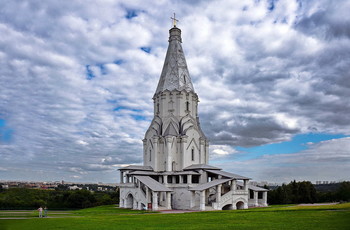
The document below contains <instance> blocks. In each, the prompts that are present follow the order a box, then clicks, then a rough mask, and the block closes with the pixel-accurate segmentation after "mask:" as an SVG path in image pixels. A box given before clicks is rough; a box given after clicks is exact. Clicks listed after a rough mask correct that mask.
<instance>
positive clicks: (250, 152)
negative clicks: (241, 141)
mask: <svg viewBox="0 0 350 230" xmlns="http://www.w3.org/2000/svg"><path fill="white" fill-rule="evenodd" d="M344 137H348V136H346V135H343V134H326V133H308V134H299V135H296V136H294V137H293V139H292V140H291V141H285V142H281V143H275V144H268V145H262V146H257V147H251V148H244V147H237V148H236V149H237V150H238V151H241V152H242V153H244V155H240V156H241V157H240V158H241V159H243V158H244V159H251V158H255V157H258V156H262V155H274V154H288V153H297V152H300V151H302V150H306V149H308V143H311V142H312V143H319V142H321V141H327V140H332V139H339V138H344Z"/></svg>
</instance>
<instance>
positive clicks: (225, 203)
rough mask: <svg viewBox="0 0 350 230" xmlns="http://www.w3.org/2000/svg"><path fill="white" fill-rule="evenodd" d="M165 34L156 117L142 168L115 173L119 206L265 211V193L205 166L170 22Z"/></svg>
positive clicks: (205, 152) (205, 146)
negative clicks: (167, 42) (166, 49)
mask: <svg viewBox="0 0 350 230" xmlns="http://www.w3.org/2000/svg"><path fill="white" fill-rule="evenodd" d="M169 32H170V36H169V46H168V51H167V54H166V58H165V62H164V66H163V70H162V73H161V76H160V79H159V83H158V87H157V90H156V92H155V94H154V97H153V102H154V118H153V120H152V122H151V125H150V127H149V128H148V130H147V132H146V134H145V138H144V139H143V166H139V165H130V166H127V167H125V168H121V169H119V170H120V184H118V186H119V188H120V207H122V208H132V209H150V210H168V209H187V210H202V211H204V210H227V209H247V208H248V207H257V206H267V190H266V189H263V188H259V187H256V186H252V185H249V179H250V178H248V177H245V176H240V175H237V174H233V173H230V172H225V171H222V170H221V169H220V168H217V167H214V166H210V165H208V161H209V140H208V139H207V138H206V136H205V135H204V133H203V131H202V129H201V127H200V123H199V117H198V102H199V100H198V95H197V94H196V93H195V91H194V88H193V85H192V82H191V78H190V75H189V72H188V68H187V64H186V59H185V56H184V53H183V50H182V46H181V43H182V39H181V30H180V29H179V28H177V27H176V24H175V23H174V27H173V28H171V29H170V31H169Z"/></svg>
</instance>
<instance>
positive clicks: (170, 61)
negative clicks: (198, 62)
mask: <svg viewBox="0 0 350 230" xmlns="http://www.w3.org/2000/svg"><path fill="white" fill-rule="evenodd" d="M174 20H176V19H175V17H174ZM181 43H182V39H181V30H180V29H179V28H177V27H176V24H174V27H173V28H171V29H170V30H169V46H168V51H167V53H166V57H165V61H164V65H163V70H162V74H161V75H160V79H159V83H158V87H157V90H156V93H155V94H158V93H160V92H163V91H165V90H170V91H172V90H178V91H182V90H186V91H187V92H194V88H193V85H192V82H191V78H190V74H189V72H188V69H187V64H186V59H185V55H184V53H183V50H182V46H181Z"/></svg>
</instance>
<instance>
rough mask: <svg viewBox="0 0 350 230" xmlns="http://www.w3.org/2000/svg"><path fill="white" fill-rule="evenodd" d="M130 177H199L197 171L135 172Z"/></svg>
mask: <svg viewBox="0 0 350 230" xmlns="http://www.w3.org/2000/svg"><path fill="white" fill-rule="evenodd" d="M129 174H130V175H149V176H157V175H159V176H161V175H169V176H171V175H199V173H198V172H195V171H178V172H153V171H152V172H149V171H134V172H131V173H129Z"/></svg>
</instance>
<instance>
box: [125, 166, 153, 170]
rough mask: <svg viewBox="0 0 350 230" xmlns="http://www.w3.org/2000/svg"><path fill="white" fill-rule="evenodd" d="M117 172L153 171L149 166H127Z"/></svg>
mask: <svg viewBox="0 0 350 230" xmlns="http://www.w3.org/2000/svg"><path fill="white" fill-rule="evenodd" d="M119 170H141V171H153V168H152V167H151V166H142V165H129V166H126V167H124V168H120V169H119Z"/></svg>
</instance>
